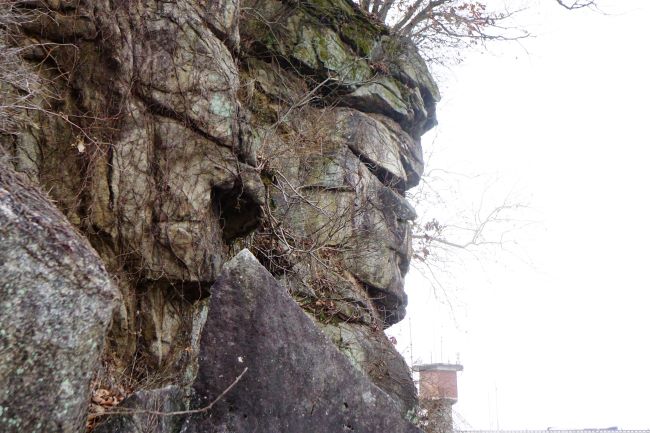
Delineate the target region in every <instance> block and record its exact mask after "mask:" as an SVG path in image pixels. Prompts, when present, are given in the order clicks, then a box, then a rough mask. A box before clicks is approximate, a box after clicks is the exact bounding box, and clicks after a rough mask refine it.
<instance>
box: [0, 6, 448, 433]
mask: <svg viewBox="0 0 650 433" xmlns="http://www.w3.org/2000/svg"><path fill="white" fill-rule="evenodd" d="M7 17H9V18H10V19H9V18H7ZM0 20H5V21H7V20H9V21H7V22H6V23H5V22H3V23H2V24H3V25H2V26H0V28H2V37H3V43H2V47H3V49H6V48H7V47H9V48H10V49H9V50H8V51H6V52H7V56H6V59H9V60H11V62H13V63H12V65H13V64H15V65H16V66H15V68H18V69H20V70H21V71H22V72H21V75H20V76H21V79H20V80H18V81H16V82H9V81H7V80H3V81H2V83H0V87H1V88H2V94H3V101H4V104H3V107H9V108H3V110H5V111H4V112H3V113H0V114H4V113H8V115H9V117H8V118H9V119H10V121H8V122H2V123H1V126H0V144H1V145H2V148H3V149H4V151H5V152H6V153H8V154H9V156H10V159H9V160H7V161H9V162H7V161H5V164H6V165H7V166H9V165H10V166H11V169H12V170H13V169H15V170H17V171H19V172H22V173H23V174H24V175H25V176H27V177H29V179H30V180H31V182H33V183H34V184H36V185H40V187H41V188H42V189H43V190H45V191H48V193H49V196H50V198H51V199H52V201H53V202H54V203H56V205H57V207H58V208H59V209H60V210H61V212H62V213H63V215H65V218H66V219H67V220H68V221H69V222H70V223H71V224H72V225H73V226H75V227H76V229H77V230H78V231H79V232H80V233H81V234H82V235H83V236H84V237H86V238H87V239H88V241H89V242H90V244H92V246H93V247H94V249H95V250H96V251H97V253H98V254H99V256H100V257H101V260H102V262H103V265H104V266H105V267H106V269H107V270H108V272H109V274H110V275H111V277H112V279H113V281H114V282H115V284H116V285H117V286H118V288H119V291H120V293H121V296H120V301H119V303H118V305H117V308H115V309H114V310H113V309H112V307H110V306H108V304H107V305H106V309H105V311H108V312H109V313H110V314H112V325H111V327H110V331H109V332H108V334H107V344H106V346H105V347H104V349H103V354H104V356H103V359H102V362H101V363H100V362H99V361H98V360H96V359H95V358H93V359H95V361H94V362H93V363H92V364H93V365H92V368H91V370H92V371H93V372H94V373H95V374H96V375H97V377H96V379H95V381H94V382H93V383H94V386H95V387H101V388H102V389H111V390H115V391H114V392H115V393H116V394H119V397H120V398H122V397H125V396H126V395H128V394H130V393H133V392H137V391H143V390H147V389H157V388H163V387H165V386H167V385H174V386H179V387H181V388H182V389H185V390H189V389H190V388H191V384H192V383H193V380H194V377H195V375H196V373H197V366H198V364H197V356H198V354H199V352H200V350H202V348H201V344H200V341H201V329H202V327H203V324H204V322H205V320H206V317H207V313H208V303H209V299H208V298H209V296H210V291H209V288H210V286H211V285H212V284H213V282H214V281H215V280H216V278H217V276H218V275H219V274H220V272H221V270H222V267H223V263H225V261H227V260H228V259H229V258H231V257H233V256H234V255H235V254H236V253H237V252H238V251H240V250H241V249H242V248H244V247H247V248H249V249H250V251H252V253H253V254H254V255H255V256H256V257H257V259H258V260H259V261H260V262H261V263H262V265H263V266H264V267H265V268H266V269H267V270H268V271H269V272H271V274H272V275H273V276H274V277H275V279H276V280H278V281H279V282H281V283H282V284H283V285H284V287H286V289H287V290H288V291H289V293H290V294H291V295H292V297H293V298H294V300H295V301H296V302H297V303H298V304H299V305H300V306H301V307H302V308H303V311H305V312H306V313H307V314H308V315H309V316H311V318H312V319H313V321H314V323H316V324H317V326H319V327H320V329H321V330H322V331H323V332H324V333H325V335H327V336H328V337H329V339H330V341H332V342H333V343H334V345H335V346H336V347H337V348H338V350H339V351H340V352H341V353H342V354H343V355H345V356H346V358H347V359H348V361H349V367H350V368H355V369H357V370H358V371H359V372H360V374H361V375H362V376H363V377H365V378H366V379H367V380H370V381H371V382H373V383H374V384H375V385H376V386H378V387H379V388H380V389H382V390H384V391H385V392H386V393H387V394H388V395H389V396H390V397H391V398H392V399H393V401H394V402H395V404H396V407H398V408H399V411H400V412H401V413H402V414H406V413H407V412H408V411H409V410H410V409H411V408H412V407H413V406H414V404H415V402H416V396H415V388H414V386H413V384H412V382H411V379H410V375H409V371H408V368H407V366H406V364H405V363H404V361H403V360H402V358H401V357H400V356H399V354H398V353H397V352H396V351H395V349H394V347H393V346H392V344H391V343H390V342H389V341H388V339H387V338H386V337H385V335H384V333H383V329H384V328H385V327H387V326H390V325H391V324H393V323H396V322H397V321H399V320H401V318H402V317H403V316H404V312H405V306H406V302H407V298H406V295H405V293H404V275H405V273H406V272H407V270H408V267H409V260H410V229H409V222H410V221H411V220H413V219H414V218H415V212H414V210H413V208H412V207H411V206H410V205H409V203H408V202H407V201H406V199H405V191H406V190H407V189H408V188H411V187H413V186H414V185H416V184H417V183H418V181H419V178H420V175H421V173H422V169H423V161H422V154H421V146H420V142H419V139H420V135H421V134H422V133H423V132H424V131H426V130H427V129H429V128H431V127H432V126H433V125H434V124H435V105H436V102H437V101H438V99H439V95H438V91H437V88H436V85H435V83H434V82H433V81H432V79H431V77H430V75H429V74H428V72H427V69H426V66H425V65H424V63H423V61H422V59H421V58H420V57H419V56H418V55H417V52H416V51H415V48H414V47H412V46H411V45H410V44H409V43H408V42H405V41H400V40H397V39H396V38H394V37H393V36H391V35H390V33H389V31H388V30H387V29H386V28H385V27H383V26H382V25H380V24H378V23H375V22H373V21H372V19H371V17H368V16H366V15H364V14H363V13H362V12H360V11H359V10H358V9H357V8H356V7H355V6H354V4H353V3H351V2H349V1H347V0H318V1H317V0H309V1H299V2H296V1H293V0H285V1H275V0H257V1H255V0H241V1H239V0H210V1H201V2H199V1H196V0H179V1H175V2H161V1H155V0H137V1H122V0H97V1H92V2H90V1H88V0H76V1H45V0H33V1H32V0H29V1H27V0H25V1H22V0H12V1H10V2H9V3H8V9H7V13H3V14H0ZM9 60H6V61H9ZM1 70H2V68H0V71H1ZM0 117H2V116H0ZM2 119H4V117H2ZM2 119H0V120H2ZM84 287H85V286H84ZM84 290H85V289H84ZM87 290H89V291H90V292H92V289H91V288H88V289H87ZM90 292H89V293H90ZM12 296H13V295H12ZM16 296H18V295H16ZM278 314H282V312H278ZM101 323H104V322H101ZM27 326H28V327H29V325H27ZM328 350H329V349H328ZM5 383H11V380H8V379H5V378H3V385H4V384H5ZM79 386H80V385H79ZM86 392H87V391H83V392H82V393H81V394H80V395H87V394H85V393H86ZM3 404H4V403H3ZM3 427H4V426H3ZM8 431H12V430H10V429H9V430H8Z"/></svg>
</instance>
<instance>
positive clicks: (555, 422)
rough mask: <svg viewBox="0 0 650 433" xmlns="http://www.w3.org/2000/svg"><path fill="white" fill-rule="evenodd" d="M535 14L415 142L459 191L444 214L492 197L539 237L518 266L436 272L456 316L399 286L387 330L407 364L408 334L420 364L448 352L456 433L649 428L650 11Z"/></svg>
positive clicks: (446, 97)
mask: <svg viewBox="0 0 650 433" xmlns="http://www.w3.org/2000/svg"><path fill="white" fill-rule="evenodd" d="M531 3H532V7H531V9H530V10H529V11H528V12H526V13H524V14H522V15H521V16H520V18H518V19H519V20H521V21H520V22H521V23H523V24H524V25H526V26H528V27H529V28H531V29H532V31H533V32H534V33H535V34H536V37H535V38H533V39H530V40H527V41H525V42H524V44H523V45H524V47H525V50H524V49H523V48H522V47H520V46H519V45H517V44H510V45H508V46H503V45H502V46H497V47H493V49H492V50H491V51H493V53H490V54H479V53H475V54H472V55H470V56H469V58H468V59H467V60H466V62H465V63H463V64H462V65H460V66H458V67H455V68H453V70H452V71H451V72H449V73H448V76H446V77H444V81H443V83H441V87H442V89H443V101H442V102H441V103H440V105H439V111H438V115H439V122H440V125H439V127H438V128H437V129H436V133H435V140H434V135H433V134H431V135H427V136H425V138H424V140H423V145H424V146H425V149H427V150H428V151H432V152H433V158H432V161H431V163H430V164H431V166H433V167H437V168H442V169H446V170H448V171H451V172H454V173H462V174H465V175H467V176H469V177H462V176H457V175H450V177H451V178H452V180H450V181H449V182H450V183H451V184H453V182H455V181H454V180H453V178H454V177H457V178H459V179H460V180H458V182H457V183H456V184H455V186H452V187H450V188H454V189H455V190H456V194H455V195H452V196H450V197H451V198H448V199H447V200H454V197H455V199H457V201H456V202H454V203H450V204H449V207H452V208H453V206H454V205H460V206H462V204H459V203H458V202H462V201H463V200H470V199H469V198H467V197H464V196H472V195H476V192H477V191H478V190H480V189H481V188H483V187H484V186H485V185H486V184H490V185H496V186H494V187H493V188H492V189H493V190H494V189H496V191H497V193H496V194H495V196H496V197H498V195H499V194H505V192H506V191H511V190H512V191H515V192H516V196H517V197H518V199H521V200H524V201H526V202H528V203H529V204H530V206H531V208H532V210H530V211H527V212H528V213H527V214H526V217H532V218H533V219H535V220H537V221H539V224H535V225H533V226H531V227H529V228H528V229H527V230H526V231H525V232H523V233H521V234H520V243H521V245H520V247H519V248H517V249H516V254H515V255H513V254H507V253H503V254H501V255H499V256H494V255H493V254H492V252H490V253H489V254H487V256H483V257H481V256H480V254H479V260H475V259H471V258H470V259H468V258H466V259H463V256H462V255H461V256H460V259H461V260H457V261H455V262H453V263H449V264H448V265H445V266H444V267H443V268H442V269H441V270H440V275H439V277H440V280H441V284H442V285H443V286H444V287H445V290H446V291H447V292H448V294H447V297H446V298H447V299H449V300H450V303H451V305H452V307H451V308H450V307H449V306H448V305H446V304H447V303H441V302H439V299H440V293H439V292H438V296H436V295H435V294H434V293H433V292H432V290H430V289H429V288H428V284H427V282H426V281H425V280H424V279H423V278H422V277H420V276H418V275H417V273H415V272H412V273H411V275H410V276H409V278H408V279H407V293H408V294H409V301H410V305H409V308H408V318H407V319H405V320H404V321H403V322H401V323H400V324H399V325H396V326H394V327H393V328H391V329H390V330H389V331H388V332H389V333H390V334H391V335H395V336H396V337H397V340H398V348H399V349H400V350H401V351H402V353H403V354H404V355H405V357H406V358H407V361H408V360H410V358H411V353H410V352H409V346H410V343H411V338H410V337H409V323H410V328H411V334H412V344H413V358H414V359H415V360H416V361H418V360H419V361H420V362H430V361H433V362H440V361H442V362H447V361H451V362H454V361H455V360H456V357H457V354H458V356H459V357H460V361H461V363H462V364H463V365H464V367H465V371H464V372H462V373H460V375H459V394H460V396H459V402H458V403H457V405H456V406H455V411H456V413H457V415H459V416H458V417H457V423H458V426H459V427H461V428H466V429H470V428H474V429H497V428H500V429H539V428H541V429H546V428H547V427H555V428H591V427H600V428H603V427H610V426H618V427H619V428H627V429H631V428H650V338H649V334H650V311H649V310H650V302H649V300H650V263H649V258H650V254H648V251H647V250H648V249H649V248H650V194H649V189H650V170H649V169H648V166H649V165H650V136H649V133H648V130H649V129H648V125H649V123H650V109H649V108H648V106H649V105H648V104H649V103H650V84H649V83H650V54H649V53H650V36H649V33H650V32H649V30H648V29H649V28H650V1H649V0H618V1H615V0H609V1H607V0H604V1H603V2H602V7H603V9H604V10H605V11H606V12H608V13H609V15H603V14H598V13H595V12H567V11H564V10H563V9H561V8H560V7H559V6H557V4H556V3H555V1H554V0H533V1H532V2H531ZM479 174H485V175H487V176H486V177H485V178H474V177H472V176H474V175H479ZM485 179H492V180H493V179H498V180H497V181H496V183H493V181H492V180H488V181H486V180H485ZM472 182H474V184H472ZM472 185H474V186H472ZM436 206H438V207H441V206H442V204H441V203H439V202H432V203H431V205H430V206H429V208H428V209H425V210H423V209H422V208H421V209H420V212H421V213H422V212H425V213H431V214H432V215H434V216H435V214H436ZM445 271H446V272H445ZM452 317H453V318H452Z"/></svg>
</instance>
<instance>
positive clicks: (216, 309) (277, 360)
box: [182, 250, 419, 433]
mask: <svg viewBox="0 0 650 433" xmlns="http://www.w3.org/2000/svg"><path fill="white" fill-rule="evenodd" d="M245 368H247V369H248V370H247V371H246V374H244V376H243V377H242V379H241V380H240V381H239V382H238V383H237V384H235V386H234V387H233V388H232V389H231V390H230V391H229V392H228V393H226V394H225V396H224V397H223V399H222V400H221V401H219V402H217V403H216V404H215V405H214V406H213V407H212V408H210V409H209V410H206V411H205V412H202V413H199V414H196V415H192V416H191V417H190V418H189V419H188V420H187V422H186V426H185V428H184V429H183V430H182V431H183V432H185V433H199V432H201V433H210V432H258V431H259V432H262V431H264V432H269V433H280V432H282V433H292V432H296V433H303V432H307V431H308V432H311V433H321V432H322V433H326V432H328V433H329V432H345V431H355V432H359V433H375V432H380V431H381V432H392V433H398V432H410V433H416V432H418V431H419V430H418V429H417V428H415V426H413V425H412V424H411V423H409V422H408V421H405V420H404V419H403V418H402V417H401V415H400V414H399V410H398V408H397V404H396V402H395V401H394V400H392V399H391V398H390V397H389V396H388V395H387V394H386V393H384V392H383V391H382V390H380V389H379V388H377V387H376V386H375V385H373V384H372V383H371V382H370V381H369V380H368V379H367V377H365V376H364V375H363V374H362V373H360V372H359V371H357V370H355V369H351V368H349V362H348V360H347V359H346V358H345V357H344V356H343V355H342V354H341V353H340V352H339V351H338V350H337V349H336V348H335V347H334V345H333V344H332V343H331V342H330V341H328V339H327V338H326V337H325V336H324V335H323V334H322V333H321V332H320V331H319V330H318V329H317V328H316V326H315V325H314V323H313V322H312V321H311V320H310V319H309V318H308V317H307V316H306V315H305V313H304V312H303V311H301V309H300V308H299V306H298V305H297V304H296V303H295V302H294V301H293V299H291V297H290V296H289V295H288V294H287V292H286V289H285V288H284V287H282V286H281V285H280V284H278V282H277V281H276V280H275V279H274V278H273V276H272V275H271V274H270V273H269V272H268V271H267V270H266V269H265V268H264V267H263V266H261V265H260V264H259V262H258V261H257V260H256V259H255V257H254V256H253V255H252V254H251V253H250V252H248V251H247V250H244V251H242V252H240V253H239V254H238V255H237V256H236V257H235V258H234V259H232V260H231V261H230V262H228V263H227V264H226V265H225V267H224V271H223V274H222V275H221V276H220V277H219V279H218V280H217V282H216V283H215V285H214V286H213V288H212V298H211V300H210V313H209V315H208V320H207V322H206V325H205V328H204V331H203V336H202V340H201V353H200V356H199V374H198V376H197V380H196V382H195V384H194V391H195V398H194V406H195V407H196V408H201V407H206V406H208V405H209V404H210V403H211V402H212V401H214V400H215V399H216V398H217V397H218V396H219V395H220V394H221V393H222V391H223V390H224V389H226V388H227V387H228V386H229V385H230V384H231V383H232V381H233V380H234V379H235V378H236V377H237V376H239V375H240V374H241V373H242V371H244V369H245Z"/></svg>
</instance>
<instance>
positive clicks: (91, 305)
mask: <svg viewBox="0 0 650 433" xmlns="http://www.w3.org/2000/svg"><path fill="white" fill-rule="evenodd" d="M0 239H2V245H1V247H0V430H1V431H3V432H6V433H12V432H15V433H40V432H43V431H51V432H61V433H73V432H74V433H76V432H79V431H81V430H82V429H83V428H84V426H85V423H86V412H87V408H88V400H89V391H90V381H91V379H92V378H93V375H94V374H95V372H96V371H97V369H98V367H99V357H100V355H101V353H102V350H103V346H104V339H105V333H106V330H107V326H108V324H109V322H110V318H111V315H112V312H113V309H114V307H115V306H116V305H117V302H116V301H117V299H118V297H119V292H118V291H117V288H116V287H115V285H114V284H113V281H112V280H111V278H110V276H109V275H108V273H107V272H106V269H105V268H104V265H103V264H102V262H101V260H100V258H99V256H98V255H97V254H96V253H95V251H94V250H93V249H92V248H91V246H90V245H89V244H88V241H87V240H86V239H84V238H83V237H82V236H81V235H80V234H79V233H78V232H77V231H76V230H75V229H74V228H73V227H72V226H71V225H70V223H69V222H68V221H67V219H66V218H65V217H64V215H63V214H62V213H61V212H60V211H59V210H58V209H56V208H55V207H54V205H53V204H52V203H51V202H50V200H49V199H48V198H47V197H46V196H45V195H44V194H42V193H41V192H40V191H39V190H38V189H37V188H36V187H35V186H34V185H32V184H31V183H30V182H29V181H28V180H27V179H26V178H25V177H24V176H21V175H18V174H16V173H15V172H14V171H13V169H12V168H10V167H9V166H8V162H7V160H6V159H4V158H2V159H0Z"/></svg>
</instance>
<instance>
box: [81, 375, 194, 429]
mask: <svg viewBox="0 0 650 433" xmlns="http://www.w3.org/2000/svg"><path fill="white" fill-rule="evenodd" d="M185 401H186V398H185V395H184V394H183V391H182V390H181V389H180V388H179V387H177V386H167V387H165V388H160V389H152V390H143V391H138V392H136V393H135V394H133V395H131V396H129V398H127V399H126V400H124V401H123V402H122V404H120V406H119V409H118V410H119V411H120V412H127V413H126V414H122V415H109V416H107V417H105V419H104V420H102V421H101V422H100V423H99V424H98V425H97V427H95V428H94V429H93V433H178V431H179V430H180V428H181V426H182V423H183V416H182V415H165V414H169V413H172V412H182V411H184V410H186V409H187V406H186V404H185ZM129 411H133V413H132V414H129V413H128V412H129Z"/></svg>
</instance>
